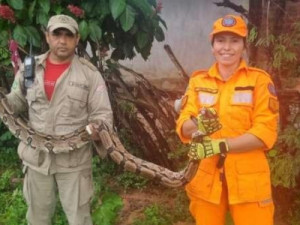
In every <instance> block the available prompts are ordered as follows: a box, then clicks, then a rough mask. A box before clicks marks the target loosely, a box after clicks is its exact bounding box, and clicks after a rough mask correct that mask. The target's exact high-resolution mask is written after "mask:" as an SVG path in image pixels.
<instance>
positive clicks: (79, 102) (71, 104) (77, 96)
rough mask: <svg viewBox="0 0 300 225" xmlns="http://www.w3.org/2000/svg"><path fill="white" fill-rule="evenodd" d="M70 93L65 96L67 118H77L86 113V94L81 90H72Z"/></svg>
mask: <svg viewBox="0 0 300 225" xmlns="http://www.w3.org/2000/svg"><path fill="white" fill-rule="evenodd" d="M72 90H73V91H72V92H71V91H70V93H68V94H67V100H66V105H65V109H66V110H67V114H68V116H71V117H77V116H79V115H81V114H82V113H83V112H84V113H85V112H86V110H87V109H86V108H87V99H88V92H87V91H85V90H81V89H75V90H74V88H72Z"/></svg>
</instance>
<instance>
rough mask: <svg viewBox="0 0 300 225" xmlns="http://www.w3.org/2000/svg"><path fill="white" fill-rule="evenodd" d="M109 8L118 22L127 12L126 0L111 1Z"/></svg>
mask: <svg viewBox="0 0 300 225" xmlns="http://www.w3.org/2000/svg"><path fill="white" fill-rule="evenodd" d="M109 8H110V11H111V14H112V16H113V18H114V19H115V20H116V19H117V18H118V17H119V16H120V15H121V14H122V13H123V12H124V10H125V8H126V2H125V0H109Z"/></svg>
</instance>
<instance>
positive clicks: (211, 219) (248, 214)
mask: <svg viewBox="0 0 300 225" xmlns="http://www.w3.org/2000/svg"><path fill="white" fill-rule="evenodd" d="M227 196H228V194H227V189H226V186H225V187H224V186H223V190H222V195H221V201H220V204H213V203H210V202H207V201H205V200H202V199H198V198H197V199H194V198H191V197H190V200H191V201H190V212H191V214H192V216H193V217H194V219H195V220H196V224H197V225H225V217H226V213H227V211H228V210H229V211H230V214H231V217H232V219H233V221H234V224H235V225H273V215H274V204H273V202H268V203H260V202H249V203H241V204H233V205H229V204H228V198H227Z"/></svg>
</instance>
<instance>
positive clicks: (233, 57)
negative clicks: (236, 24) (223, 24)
mask: <svg viewBox="0 0 300 225" xmlns="http://www.w3.org/2000/svg"><path fill="white" fill-rule="evenodd" d="M244 49H245V43H244V38H243V37H241V36H238V35H236V34H234V33H230V32H222V33H219V34H216V35H215V36H214V40H213V44H212V53H213V55H214V56H215V58H216V61H217V62H218V63H219V65H222V66H226V67H231V66H235V65H238V64H239V63H240V59H241V57H242V54H243V51H244Z"/></svg>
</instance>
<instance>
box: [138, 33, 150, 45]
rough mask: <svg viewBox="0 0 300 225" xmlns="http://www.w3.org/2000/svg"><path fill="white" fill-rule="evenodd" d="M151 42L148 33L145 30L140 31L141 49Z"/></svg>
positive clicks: (139, 43)
mask: <svg viewBox="0 0 300 225" xmlns="http://www.w3.org/2000/svg"><path fill="white" fill-rule="evenodd" d="M147 42H149V37H148V34H147V33H145V32H139V33H138V34H137V45H138V47H139V48H140V49H141V48H143V47H145V45H146V44H147Z"/></svg>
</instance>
